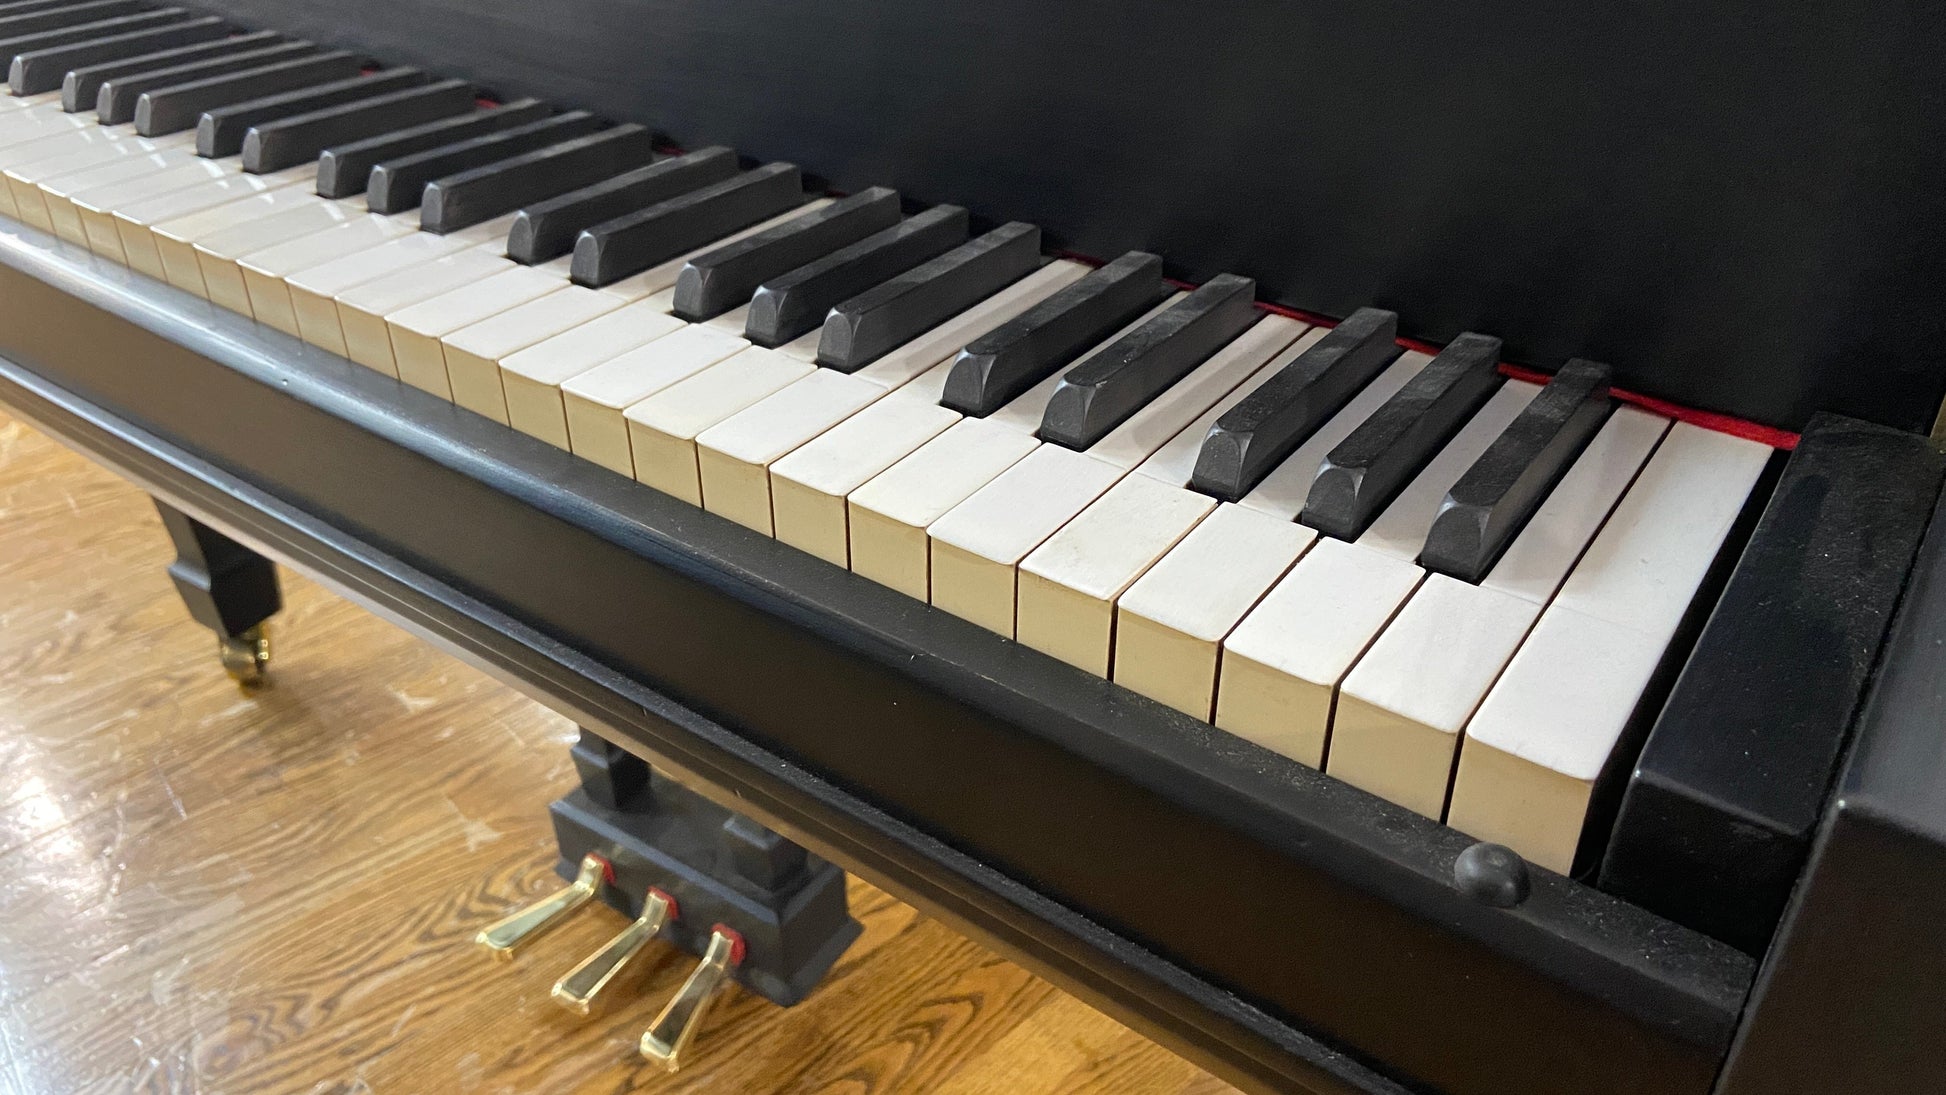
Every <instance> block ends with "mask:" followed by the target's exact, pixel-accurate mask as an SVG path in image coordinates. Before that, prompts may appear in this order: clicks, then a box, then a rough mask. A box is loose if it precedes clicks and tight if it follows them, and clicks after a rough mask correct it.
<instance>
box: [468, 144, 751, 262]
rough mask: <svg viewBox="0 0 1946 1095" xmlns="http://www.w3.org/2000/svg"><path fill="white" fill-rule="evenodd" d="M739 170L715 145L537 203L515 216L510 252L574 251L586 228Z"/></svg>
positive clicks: (521, 257)
mask: <svg viewBox="0 0 1946 1095" xmlns="http://www.w3.org/2000/svg"><path fill="white" fill-rule="evenodd" d="M736 173H737V157H736V153H734V152H732V151H730V150H729V149H727V148H725V147H723V146H722V145H712V146H710V147H709V148H702V149H697V150H696V151H694V152H690V153H686V154H684V155H681V156H676V157H673V158H671V159H667V160H663V161H662V162H660V163H653V164H650V165H649V166H647V167H641V168H637V169H635V170H634V171H629V172H625V173H623V174H620V175H617V176H615V177H614V178H612V179H604V180H603V181H601V182H598V183H595V184H594V185H593V186H584V187H582V188H581V189H579V190H572V191H569V192H568V193H566V194H561V195H557V196H556V197H552V198H548V199H546V200H544V201H538V202H534V203H533V204H531V205H529V206H527V207H526V208H525V209H522V210H521V211H520V212H519V213H517V214H515V216H514V225H513V230H512V231H510V232H508V233H507V257H508V258H510V259H512V260H514V261H515V262H519V263H525V264H527V265H529V266H531V265H533V264H535V263H538V262H548V261H551V260H553V259H558V258H560V257H561V256H562V255H565V254H567V253H568V252H569V251H572V250H574V240H575V237H576V236H579V235H580V234H581V233H582V231H583V230H584V229H588V228H592V227H594V226H595V225H597V224H603V223H606V222H608V221H611V220H614V219H615V218H616V217H620V216H622V215H624V214H627V213H633V212H636V211H637V210H640V209H646V208H648V207H649V206H651V205H654V204H656V203H657V202H662V201H667V200H669V199H670V198H673V197H675V196H676V195H678V194H686V193H688V192H689V191H691V190H695V189H698V188H699V187H704V186H708V185H709V184H711V183H714V182H721V181H723V180H724V179H727V178H730V177H731V176H733V175H735V174H736ZM677 299H678V300H680V299H681V297H680V296H678V297H677Z"/></svg>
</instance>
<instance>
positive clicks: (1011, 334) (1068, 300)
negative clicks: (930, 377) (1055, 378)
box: [939, 251, 1163, 418]
mask: <svg viewBox="0 0 1946 1095" xmlns="http://www.w3.org/2000/svg"><path fill="white" fill-rule="evenodd" d="M1162 297H1163V287H1162V259H1160V258H1159V257H1157V256H1155V255H1150V254H1144V253H1143V252H1140V251H1131V252H1129V253H1128V254H1126V255H1123V256H1122V257H1121V258H1118V259H1116V260H1115V261H1114V262H1111V263H1109V264H1108V265H1106V266H1103V267H1101V268H1100V269H1098V270H1095V271H1093V272H1091V273H1089V274H1088V275H1087V276H1086V277H1084V278H1082V279H1081V280H1080V281H1077V282H1075V283H1074V284H1073V285H1070V286H1068V287H1067V288H1065V289H1063V290H1061V291H1060V292H1058V293H1056V294H1054V295H1053V296H1051V297H1049V298H1047V299H1046V300H1044V301H1041V302H1040V303H1039V304H1036V305H1034V306H1033V307H1032V308H1029V309H1028V310H1027V311H1025V312H1023V313H1021V314H1020V315H1018V316H1015V317H1014V318H1013V319H1010V320H1008V321H1007V322H1005V323H1003V324H1001V325H1000V326H998V327H996V328H994V329H993V330H991V331H989V332H987V333H986V334H984V335H981V336H980V337H979V338H977V339H974V340H973V341H972V342H971V343H970V344H968V345H967V347H966V348H965V349H964V350H961V351H960V354H959V357H957V358H955V359H954V361H953V367H952V369H951V370H950V371H949V372H948V373H947V374H946V388H945V391H944V392H943V393H942V394H941V395H940V398H939V402H940V405H941V406H944V407H950V408H951V409H953V410H956V411H958V412H960V413H961V414H965V415H972V416H973V417H975V418H983V417H985V416H987V415H989V414H992V413H993V412H994V411H997V410H999V409H1000V408H1001V407H1003V406H1005V405H1006V404H1007V401H1008V400H1011V399H1013V398H1014V397H1015V396H1017V395H1019V394H1020V393H1022V392H1024V391H1026V390H1027V389H1029V388H1031V387H1033V386H1034V385H1036V384H1038V383H1040V382H1041V381H1042V380H1045V379H1046V378H1047V377H1049V376H1051V375H1053V373H1054V371H1055V370H1056V369H1059V368H1060V367H1061V366H1063V365H1066V364H1067V363H1068V362H1070V361H1073V360H1074V358H1075V355H1077V354H1079V353H1080V352H1081V351H1083V350H1085V349H1087V348H1088V347H1090V346H1093V345H1095V344H1096V343H1098V342H1100V341H1101V340H1102V339H1104V338H1107V337H1108V336H1109V335H1111V334H1114V333H1115V332H1116V331H1119V330H1121V329H1122V328H1123V327H1126V326H1128V325H1129V323H1131V322H1133V321H1134V319H1135V318H1136V317H1137V316H1139V315H1141V314H1142V313H1144V312H1146V311H1148V310H1149V309H1150V308H1152V307H1154V306H1155V304H1156V302H1158V301H1160V300H1161V299H1162Z"/></svg>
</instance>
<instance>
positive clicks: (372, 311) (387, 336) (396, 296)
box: [336, 237, 553, 377]
mask: <svg viewBox="0 0 1946 1095" xmlns="http://www.w3.org/2000/svg"><path fill="white" fill-rule="evenodd" d="M408 238H409V237H408ZM515 269H518V267H516V266H515V264H514V262H513V260H511V259H508V258H505V257H503V256H500V255H495V254H492V253H491V252H489V251H486V250H476V249H472V248H468V249H466V250H462V251H455V252H453V253H452V254H450V255H446V256H444V257H442V258H437V259H434V260H433V261H431V262H427V263H421V264H419V265H417V266H410V267H407V268H405V269H403V270H398V271H395V272H393V273H391V274H387V275H385V276H383V277H379V278H374V279H372V280H371V281H368V282H364V283H363V284H360V285H355V286H353V287H351V288H350V289H347V290H345V291H344V292H342V293H339V294H338V296H337V298H336V300H337V305H338V327H339V329H340V330H341V331H343V332H344V336H345V351H346V352H345V356H347V357H349V358H351V359H352V360H353V361H356V362H357V363H359V364H360V365H363V366H365V367H366V368H368V369H376V370H377V371H379V372H381V373H384V374H385V375H387V376H391V377H396V376H398V375H399V367H398V362H397V360H396V359H395V358H394V357H393V353H392V335H391V331H390V329H389V328H387V327H386V324H385V317H387V316H390V315H393V314H395V313H397V312H399V311H401V310H403V309H406V308H410V307H413V306H414V305H417V304H419V303H421V302H423V301H427V300H431V299H433V298H435V297H438V296H441V295H443V294H445V293H450V292H453V291H455V290H459V289H463V288H465V287H467V286H471V285H479V284H483V283H485V282H486V281H488V280H490V279H492V278H494V277H497V276H499V275H501V274H505V273H510V272H512V271H513V270H515ZM547 284H548V285H550V286H551V285H553V282H552V281H551V280H550V281H549V282H548V283H547Z"/></svg>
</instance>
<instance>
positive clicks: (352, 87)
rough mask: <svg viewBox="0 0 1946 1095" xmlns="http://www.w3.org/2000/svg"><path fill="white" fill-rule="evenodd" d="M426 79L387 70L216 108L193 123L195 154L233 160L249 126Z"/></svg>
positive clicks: (418, 73) (410, 71)
mask: <svg viewBox="0 0 1946 1095" xmlns="http://www.w3.org/2000/svg"><path fill="white" fill-rule="evenodd" d="M427 79H428V77H427V76H426V74H425V73H423V72H421V71H419V70H418V69H416V68H388V69H385V70H383V71H380V72H374V73H371V74H370V75H367V76H354V77H352V78H350V79H348V80H339V81H337V82H335V83H329V84H319V85H318V86H316V87H307V88H299V89H297V90H295V91H286V92H283V93H281V94H277V95H271V96H268V97H266V98H262V99H253V100H250V101H248V102H240V103H234V104H232V105H229V106H219V107H216V108H214V109H211V110H207V111H205V112H204V113H203V116H202V117H201V118H199V119H197V121H196V154H197V155H198V156H208V157H211V158H220V157H223V156H234V155H236V154H237V153H238V152H241V151H243V139H244V137H246V136H248V135H249V133H250V127H252V126H255V125H261V124H263V123H264V122H270V121H276V120H277V119H279V118H290V117H295V116H297V115H300V114H308V113H310V112H312V111H315V110H322V109H324V108H325V107H329V106H337V105H339V104H340V103H352V102H358V101H361V100H364V99H371V98H375V97H377V96H380V95H385V94H387V93H389V92H393V91H397V90H398V89H400V88H407V87H416V86H418V85H420V84H423V83H425V82H426V81H427Z"/></svg>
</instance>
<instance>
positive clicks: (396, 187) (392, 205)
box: [365, 108, 602, 213]
mask: <svg viewBox="0 0 1946 1095" xmlns="http://www.w3.org/2000/svg"><path fill="white" fill-rule="evenodd" d="M502 109H505V108H502ZM601 126H602V121H601V119H600V118H597V117H595V116H594V115H593V114H590V113H588V112H587V111H585V110H568V111H563V112H562V113H560V114H556V115H553V116H552V117H547V118H542V119H540V120H538V121H533V122H526V123H524V124H521V125H517V126H514V127H512V128H510V129H502V130H498V131H495V132H492V133H484V134H481V135H479V136H477V137H467V138H464V139H461V140H458V141H453V142H450V143H447V144H442V145H438V146H435V147H433V148H428V149H425V150H424V151H420V152H408V153H406V154H405V155H403V156H396V157H393V158H391V159H388V160H381V161H379V162H378V163H377V164H375V165H373V167H372V170H371V174H370V175H369V176H368V177H367V178H366V180H365V204H366V205H367V206H369V207H370V208H371V210H372V212H374V213H403V212H405V211H406V210H408V209H415V208H417V207H418V205H419V201H420V199H421V198H422V197H424V196H425V190H426V184H427V183H430V182H432V181H433V180H434V179H439V178H444V177H445V176H447V175H451V174H454V173H456V172H460V171H465V170H466V169H467V168H470V167H483V166H485V165H487V164H490V163H498V162H500V161H501V160H505V159H509V158H511V157H514V156H518V155H520V154H522V153H524V152H532V151H534V150H535V149H537V148H546V147H547V146H548V145H551V144H556V143H558V142H561V141H565V140H568V139H570V138H574V137H580V136H583V135H585V134H588V133H592V132H594V131H595V130H597V129H600V128H601Z"/></svg>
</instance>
